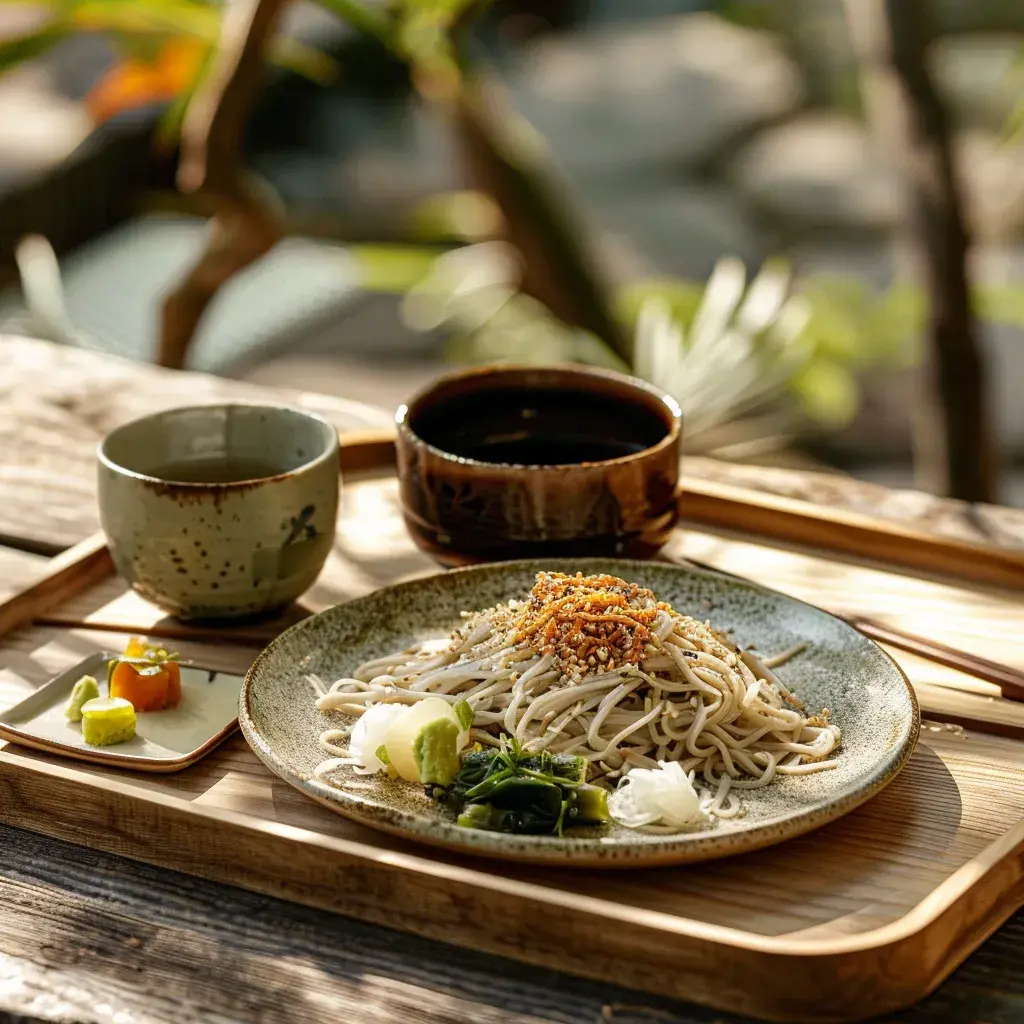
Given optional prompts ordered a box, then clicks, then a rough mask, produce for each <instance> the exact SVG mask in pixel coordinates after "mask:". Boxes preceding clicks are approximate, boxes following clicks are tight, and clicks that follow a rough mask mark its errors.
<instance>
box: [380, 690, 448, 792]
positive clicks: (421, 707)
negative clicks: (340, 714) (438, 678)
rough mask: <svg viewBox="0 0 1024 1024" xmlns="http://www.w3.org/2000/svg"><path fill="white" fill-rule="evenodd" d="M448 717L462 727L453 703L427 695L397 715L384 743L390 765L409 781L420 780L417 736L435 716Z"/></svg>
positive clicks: (437, 717)
mask: <svg viewBox="0 0 1024 1024" xmlns="http://www.w3.org/2000/svg"><path fill="white" fill-rule="evenodd" d="M439 718H440V719H446V720H449V721H452V722H454V723H455V725H456V728H459V720H458V718H457V717H456V715H455V711H454V710H453V709H452V706H451V704H449V703H448V702H447V701H445V700H441V698H440V697H427V698H426V699H425V700H421V701H417V702H416V703H415V704H413V705H412V706H411V707H410V708H409V710H408V711H406V712H405V714H403V715H398V716H397V717H396V718H395V719H394V720H393V721H392V723H391V725H390V726H389V727H388V734H387V739H386V740H385V741H384V746H385V748H386V749H387V752H388V759H389V760H390V761H391V767H392V768H394V769H395V771H396V772H398V774H399V775H400V776H401V777H402V778H403V779H405V780H406V781H407V782H419V781H420V772H419V766H418V765H417V764H416V755H415V751H414V747H415V743H416V738H417V736H419V734H420V731H421V730H422V729H423V727H424V726H426V725H428V724H429V723H430V722H433V721H435V720H436V719H439Z"/></svg>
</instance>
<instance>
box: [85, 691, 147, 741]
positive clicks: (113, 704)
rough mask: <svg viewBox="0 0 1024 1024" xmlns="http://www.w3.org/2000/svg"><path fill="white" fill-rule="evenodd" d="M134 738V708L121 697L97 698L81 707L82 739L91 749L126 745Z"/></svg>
mask: <svg viewBox="0 0 1024 1024" xmlns="http://www.w3.org/2000/svg"><path fill="white" fill-rule="evenodd" d="M134 736H135V708H133V707H132V706H131V704H130V703H129V702H128V701H126V700H124V698H122V697H97V698H94V699H93V700H89V701H86V702H85V703H84V704H83V705H82V739H84V740H85V742H86V743H88V744H89V745H90V746H92V747H109V746H113V745H114V744H115V743H126V742H127V741H128V740H130V739H132V738H133V737H134Z"/></svg>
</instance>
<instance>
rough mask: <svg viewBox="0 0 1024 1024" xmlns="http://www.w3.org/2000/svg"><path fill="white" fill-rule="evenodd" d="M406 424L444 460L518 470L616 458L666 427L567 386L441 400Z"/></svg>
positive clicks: (620, 403) (636, 407)
mask: <svg viewBox="0 0 1024 1024" xmlns="http://www.w3.org/2000/svg"><path fill="white" fill-rule="evenodd" d="M409 426H410V427H411V428H412V429H413V431H415V433H416V434H417V435H419V437H420V438H422V439H423V440H424V441H426V442H427V444H429V445H432V446H433V447H434V448H439V449H440V450H441V451H444V452H448V453H449V454H451V455H457V456H459V457H460V458H464V459H473V460H475V461H477V462H490V463H498V464H504V465H521V466H564V465H573V464H578V463H582V462H604V461H606V460H607V459H619V458H623V457H625V456H628V455H635V454H636V453H637V452H641V451H644V450H645V449H646V448H651V447H653V446H654V445H656V444H657V443H658V442H659V441H661V440H662V439H663V438H664V437H665V436H666V435H667V434H668V432H669V429H670V428H669V424H668V423H667V422H666V421H665V420H664V419H663V418H661V417H660V416H658V415H657V414H656V413H655V412H654V411H653V410H651V409H648V408H646V407H644V406H643V405H640V404H639V403H634V402H630V401H628V400H622V399H617V398H614V397H612V396H610V395H602V394H600V393H595V392H593V391H583V390H575V389H569V388H559V389H557V390H551V391H549V390H545V389H543V388H507V389H490V388H487V389H481V390H479V391H476V392H473V393H471V394H462V395H453V396H450V397H446V398H440V399H438V400H437V401H436V402H435V403H433V404H430V405H427V406H426V407H424V408H420V409H418V410H417V411H416V413H415V415H414V416H413V417H412V418H411V419H410V421H409Z"/></svg>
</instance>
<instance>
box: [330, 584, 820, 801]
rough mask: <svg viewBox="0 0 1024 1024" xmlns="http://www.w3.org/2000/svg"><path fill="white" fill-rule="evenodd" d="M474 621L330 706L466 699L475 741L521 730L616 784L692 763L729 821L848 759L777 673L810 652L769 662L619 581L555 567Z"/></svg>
mask: <svg viewBox="0 0 1024 1024" xmlns="http://www.w3.org/2000/svg"><path fill="white" fill-rule="evenodd" d="M463 618H464V622H463V624H462V626H461V627H460V628H459V629H457V630H456V631H455V632H454V633H452V634H451V636H450V637H446V638H439V639H438V640H432V641H428V642H426V643H421V644H417V645H416V646H414V647H410V648H408V649H406V650H404V651H399V652H396V653H394V654H389V655H387V656H386V657H383V658H376V659H374V660H372V661H368V662H366V663H365V664H363V665H360V666H359V667H358V668H357V669H356V670H355V671H354V672H353V674H352V676H351V677H348V678H344V679H339V680H338V681H337V682H335V683H334V684H333V685H331V686H330V688H329V689H327V688H324V687H323V686H322V685H321V684H319V683H316V685H317V689H318V698H317V706H318V707H319V708H320V709H321V710H322V711H325V712H332V711H338V712H343V713H345V714H348V715H360V714H361V713H362V712H363V711H365V710H366V708H367V707H369V706H372V705H376V704H378V703H380V702H388V703H392V702H397V703H402V704H410V703H414V702H416V701H419V700H422V699H424V698H426V697H429V696H434V697H440V698H441V699H443V700H445V701H448V702H450V703H452V704H454V703H456V702H458V701H460V700H463V699H464V700H465V701H466V702H468V704H469V707H470V708H471V709H472V712H473V719H472V727H471V730H470V741H471V742H473V741H475V742H477V743H480V744H482V745H484V746H498V745H499V743H500V742H501V737H502V736H506V737H514V738H515V740H517V741H518V742H519V743H520V744H521V745H522V747H523V748H524V749H525V750H527V751H541V750H546V751H549V752H550V753H552V754H556V753H571V754H578V755H582V756H583V757H584V758H585V759H586V761H587V762H588V763H589V772H588V781H589V782H591V783H593V782H597V783H598V784H601V785H605V786H608V787H614V786H615V785H616V784H617V783H618V782H619V781H620V780H621V778H622V777H623V776H624V775H627V774H628V773H629V772H630V771H631V770H632V769H634V768H648V769H652V768H657V767H658V764H659V763H663V762H678V763H679V765H680V767H681V768H682V770H683V771H684V772H685V773H687V775H688V776H689V778H690V780H691V782H694V783H695V784H696V786H697V787H698V789H699V790H702V791H703V797H704V799H703V804H702V806H703V809H704V810H705V812H706V813H710V814H712V815H714V816H716V817H718V818H733V817H736V816H737V815H740V814H742V813H743V812H742V804H741V802H740V800H739V794H740V793H742V792H743V791H745V790H750V789H758V788H760V787H762V786H767V785H768V784H769V783H771V782H772V780H773V779H775V778H776V776H779V775H805V774H808V773H811V772H819V771H824V770H826V769H829V768H831V767H833V766H834V765H835V764H836V762H835V760H834V759H832V755H833V754H835V752H836V751H837V748H838V747H839V743H840V731H839V728H838V726H836V725H834V724H832V723H831V722H830V721H829V712H828V709H824V710H822V711H821V712H820V713H819V714H814V715H808V714H806V713H805V710H804V706H803V704H802V702H801V701H800V700H799V699H798V698H797V697H796V696H794V695H793V694H792V693H791V692H790V691H789V690H788V689H787V688H786V687H785V686H784V685H783V684H782V683H781V682H780V680H779V679H778V678H777V677H776V676H775V674H774V673H773V672H772V668H774V667H777V666H778V665H779V664H781V663H782V662H784V661H786V660H787V659H789V658H791V657H793V656H794V655H796V654H797V653H799V651H800V650H802V649H803V647H804V645H798V646H797V647H796V648H793V649H792V650H789V651H786V652H784V653H782V654H779V655H777V656H776V657H774V658H765V659H761V658H760V657H758V656H757V655H756V654H755V653H754V652H753V651H750V650H741V649H740V648H739V647H737V646H736V645H735V644H734V643H733V642H732V641H731V640H730V638H729V637H728V636H727V635H725V634H723V633H721V632H719V631H717V630H715V629H714V628H713V627H712V626H711V625H710V624H709V623H707V622H700V621H698V620H697V619H693V618H690V617H689V616H687V615H683V614H681V613H680V612H678V611H676V610H675V609H673V608H671V607H670V606H669V605H667V604H665V603H664V602H660V601H658V600H657V598H656V597H655V595H654V594H653V593H652V592H651V591H650V590H646V589H644V588H642V587H639V586H637V585H636V584H631V583H627V582H625V581H624V580H621V579H618V578H617V577H614V576H606V575H601V576H582V575H581V574H576V575H575V576H568V575H564V574H561V573H540V574H538V576H537V582H536V585H535V586H534V588H533V590H532V591H531V592H530V595H529V597H528V598H527V599H526V600H523V601H510V602H509V603H508V604H505V605H498V606H497V607H494V608H490V609H487V610H486V611H479V612H472V613H466V612H464V613H463ZM346 735H347V730H345V729H331V730H328V731H327V732H325V733H324V734H323V735H322V737H321V746H322V747H323V749H324V751H325V752H326V753H327V754H329V755H331V760H330V761H325V762H324V764H323V765H321V766H320V769H318V772H317V774H318V775H319V776H320V777H323V778H328V779H329V778H330V776H331V770H332V769H334V768H336V767H337V766H338V764H339V763H341V762H343V761H344V760H345V755H346V753H347V752H346V749H345V748H344V746H343V745H342V744H343V743H344V740H345V737H346Z"/></svg>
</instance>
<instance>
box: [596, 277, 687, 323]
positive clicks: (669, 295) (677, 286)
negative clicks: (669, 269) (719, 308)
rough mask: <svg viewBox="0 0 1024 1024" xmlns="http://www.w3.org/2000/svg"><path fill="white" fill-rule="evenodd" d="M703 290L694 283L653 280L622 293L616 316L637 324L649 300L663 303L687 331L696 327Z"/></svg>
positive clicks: (628, 288) (666, 279) (617, 303)
mask: <svg viewBox="0 0 1024 1024" xmlns="http://www.w3.org/2000/svg"><path fill="white" fill-rule="evenodd" d="M703 293H704V289H703V288H702V287H701V286H700V285H699V284H696V283H694V282H692V281H680V280H676V279H674V278H652V279H650V280H647V281H637V282H635V283H633V284H630V285H627V286H626V287H625V288H623V289H621V290H620V291H619V293H618V295H616V297H615V313H616V314H617V315H618V316H619V317H620V318H621V319H622V320H623V321H624V322H626V323H628V324H630V325H633V324H635V323H636V321H637V318H638V317H639V315H640V310H641V309H642V308H643V305H644V303H645V302H647V300H648V299H661V300H662V302H664V303H665V304H666V306H667V307H668V310H669V312H670V313H671V314H672V318H673V319H674V320H675V321H676V322H677V323H678V324H681V325H682V326H683V327H684V328H687V327H689V326H690V324H691V323H693V318H694V316H695V315H696V313H697V310H698V308H699V307H700V301H701V296H702V295H703Z"/></svg>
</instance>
